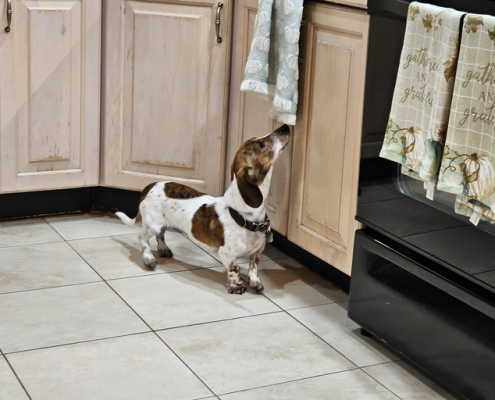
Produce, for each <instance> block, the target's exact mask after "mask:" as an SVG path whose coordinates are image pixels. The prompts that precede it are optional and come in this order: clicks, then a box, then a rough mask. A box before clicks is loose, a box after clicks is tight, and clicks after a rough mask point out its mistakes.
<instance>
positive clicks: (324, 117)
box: [289, 4, 368, 274]
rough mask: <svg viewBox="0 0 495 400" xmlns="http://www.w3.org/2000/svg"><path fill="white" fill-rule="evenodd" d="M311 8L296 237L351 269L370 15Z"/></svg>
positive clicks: (294, 195)
mask: <svg viewBox="0 0 495 400" xmlns="http://www.w3.org/2000/svg"><path fill="white" fill-rule="evenodd" d="M304 12H305V17H306V25H305V26H304V27H303V28H304V30H303V35H302V43H301V49H303V51H302V54H303V59H304V64H303V68H302V70H301V79H302V82H303V87H301V89H302V90H300V95H299V99H300V103H299V109H298V112H299V116H298V123H297V125H296V129H295V133H294V151H293V166H292V185H291V202H290V214H289V239H290V240H291V241H293V242H294V243H296V244H298V245H299V246H301V247H303V248H304V249H306V250H308V251H309V252H311V253H313V254H315V255H316V256H318V257H319V258H321V259H323V260H325V261H326V262H328V263H329V264H331V265H333V266H335V267H336V268H338V269H340V270H342V271H344V272H346V273H348V274H350V268H351V257H352V246H353V237H354V231H355V230H356V228H357V226H358V224H357V222H356V221H355V219H354V216H355V213H356V203H357V186H358V169H359V149H360V142H361V140H360V139H361V125H362V113H363V95H364V77H365V61H366V48H367V42H368V40H367V36H368V16H367V15H366V14H364V13H362V12H359V11H344V10H342V9H339V8H337V7H334V6H326V5H316V4H310V5H308V6H307V7H306V8H305V10H304Z"/></svg>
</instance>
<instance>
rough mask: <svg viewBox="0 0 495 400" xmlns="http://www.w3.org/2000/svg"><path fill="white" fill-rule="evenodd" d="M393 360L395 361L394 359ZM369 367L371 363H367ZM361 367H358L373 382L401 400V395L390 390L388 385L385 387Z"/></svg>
mask: <svg viewBox="0 0 495 400" xmlns="http://www.w3.org/2000/svg"><path fill="white" fill-rule="evenodd" d="M394 362H395V361H394ZM369 366H370V367H372V366H373V365H369ZM363 368H367V367H363ZM363 368H360V369H361V371H363V372H364V373H365V374H366V375H368V376H369V377H370V378H371V379H373V380H374V381H375V382H377V383H378V384H379V385H380V386H382V387H383V388H385V389H386V390H388V391H389V392H390V393H392V394H393V395H394V396H396V397H397V398H398V399H401V400H402V397H400V396H399V395H398V394H397V393H395V392H394V391H392V390H391V389H389V388H388V387H386V386H385V385H384V384H383V383H381V382H380V381H379V380H378V379H376V378H375V377H374V376H373V375H371V374H369V373H368V371H366V370H364V369H363Z"/></svg>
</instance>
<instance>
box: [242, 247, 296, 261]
mask: <svg viewBox="0 0 495 400" xmlns="http://www.w3.org/2000/svg"><path fill="white" fill-rule="evenodd" d="M281 258H289V256H288V255H287V254H285V253H282V252H281V251H280V250H279V249H277V248H276V247H275V246H273V245H271V244H267V245H266V247H265V250H263V253H262V254H261V257H260V261H269V260H279V259H281ZM248 262H249V257H242V258H239V259H238V260H237V263H238V264H242V263H248Z"/></svg>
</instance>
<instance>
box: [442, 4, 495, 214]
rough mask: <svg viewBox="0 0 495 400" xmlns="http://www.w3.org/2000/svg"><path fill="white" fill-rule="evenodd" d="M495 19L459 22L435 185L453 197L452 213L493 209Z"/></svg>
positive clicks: (468, 18) (469, 18) (469, 17)
mask: <svg viewBox="0 0 495 400" xmlns="http://www.w3.org/2000/svg"><path fill="white" fill-rule="evenodd" d="M494 108H495V17H492V16H487V15H475V14H468V15H466V18H465V20H464V24H463V31H462V40H461V48H460V51H459V62H458V65H457V75H456V78H455V87H454V96H453V98H452V108H451V112H450V118H449V125H448V134H447V140H446V143H445V149H444V153H443V160H442V165H441V167H440V173H439V181H438V189H440V190H443V191H446V192H450V193H455V194H457V195H458V198H457V204H456V211H457V212H458V213H461V214H464V215H471V214H472V213H473V211H475V212H477V213H478V214H480V215H482V216H484V217H486V218H488V219H492V218H493V216H494V214H493V212H495V193H494V192H495V168H494V164H495V110H494Z"/></svg>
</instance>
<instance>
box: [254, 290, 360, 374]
mask: <svg viewBox="0 0 495 400" xmlns="http://www.w3.org/2000/svg"><path fill="white" fill-rule="evenodd" d="M262 295H263V296H264V297H265V298H266V299H268V300H269V301H271V302H272V303H273V304H275V305H276V306H277V307H279V308H281V309H282V311H283V312H284V313H286V314H287V315H288V316H289V317H291V318H292V319H293V320H294V321H296V322H297V323H298V324H300V325H301V326H303V327H304V328H306V329H307V330H308V331H310V332H311V333H312V334H313V335H315V336H316V337H317V338H318V339H320V340H322V341H323V342H324V343H326V344H327V345H328V346H330V347H331V348H332V349H334V350H335V351H336V352H337V353H339V354H340V355H341V356H342V357H344V358H345V359H346V360H348V361H349V362H350V363H351V364H352V365H355V366H356V368H359V367H358V366H357V365H356V364H355V363H354V362H352V361H351V360H350V359H349V358H348V357H346V356H345V355H344V354H342V353H341V352H340V351H339V350H337V349H336V348H335V347H333V346H332V345H331V344H329V343H328V342H327V341H326V340H324V339H323V338H322V337H321V336H320V335H318V334H316V333H315V332H313V331H312V330H311V329H309V328H308V327H307V326H306V325H304V324H303V323H302V322H301V321H299V320H298V319H296V318H295V317H294V316H292V315H291V314H290V313H288V312H287V310H284V309H283V308H282V307H280V306H279V305H278V304H276V303H275V302H274V301H273V300H271V299H270V298H269V297H267V296H266V295H265V294H264V293H262ZM353 369H355V368H353ZM346 371H347V370H346Z"/></svg>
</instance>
